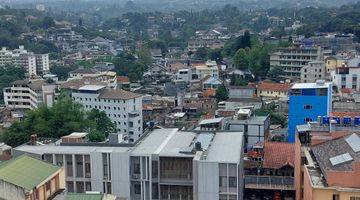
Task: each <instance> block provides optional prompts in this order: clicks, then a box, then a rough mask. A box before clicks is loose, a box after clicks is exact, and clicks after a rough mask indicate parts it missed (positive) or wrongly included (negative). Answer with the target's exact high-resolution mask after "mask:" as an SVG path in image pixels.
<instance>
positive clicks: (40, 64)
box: [0, 46, 50, 76]
mask: <svg viewBox="0 0 360 200" xmlns="http://www.w3.org/2000/svg"><path fill="white" fill-rule="evenodd" d="M5 65H15V66H19V67H23V68H25V69H26V71H27V74H28V75H29V76H34V75H44V74H46V73H48V72H49V69H50V63H49V54H34V53H33V52H29V51H27V50H26V49H24V46H19V49H14V50H7V49H6V48H5V47H2V49H1V50H0V66H5Z"/></svg>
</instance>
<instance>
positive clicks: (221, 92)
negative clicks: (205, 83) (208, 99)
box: [215, 84, 229, 102]
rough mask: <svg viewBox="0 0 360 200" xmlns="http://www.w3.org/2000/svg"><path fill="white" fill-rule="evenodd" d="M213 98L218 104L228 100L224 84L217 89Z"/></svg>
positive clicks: (227, 92)
mask: <svg viewBox="0 0 360 200" xmlns="http://www.w3.org/2000/svg"><path fill="white" fill-rule="evenodd" d="M215 98H216V100H217V101H218V102H220V101H225V100H227V99H228V98H229V91H228V89H227V88H226V86H225V85H224V84H223V85H221V86H219V87H218V88H217V90H216V94H215Z"/></svg>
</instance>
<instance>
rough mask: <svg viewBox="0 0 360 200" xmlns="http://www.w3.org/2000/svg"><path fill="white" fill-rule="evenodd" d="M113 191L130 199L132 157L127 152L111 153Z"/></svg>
mask: <svg viewBox="0 0 360 200" xmlns="http://www.w3.org/2000/svg"><path fill="white" fill-rule="evenodd" d="M110 159H111V183H112V193H113V194H114V195H116V196H118V197H123V198H126V199H130V166H129V163H130V157H129V155H128V154H127V153H111V154H110Z"/></svg>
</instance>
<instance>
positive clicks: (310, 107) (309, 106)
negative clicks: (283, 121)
mask: <svg viewBox="0 0 360 200" xmlns="http://www.w3.org/2000/svg"><path fill="white" fill-rule="evenodd" d="M304 109H305V110H310V109H312V105H305V106H304Z"/></svg>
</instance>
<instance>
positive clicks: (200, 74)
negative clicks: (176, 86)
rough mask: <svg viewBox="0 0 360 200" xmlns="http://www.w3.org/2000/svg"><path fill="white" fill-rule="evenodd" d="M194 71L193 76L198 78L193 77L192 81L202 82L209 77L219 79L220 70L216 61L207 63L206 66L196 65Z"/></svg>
mask: <svg viewBox="0 0 360 200" xmlns="http://www.w3.org/2000/svg"><path fill="white" fill-rule="evenodd" d="M192 70H193V72H192V74H193V75H196V77H192V79H198V80H201V79H203V78H205V77H207V76H211V77H214V78H219V68H218V66H217V64H216V62H215V61H207V62H206V63H205V64H204V63H200V64H194V65H193V69H192Z"/></svg>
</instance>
